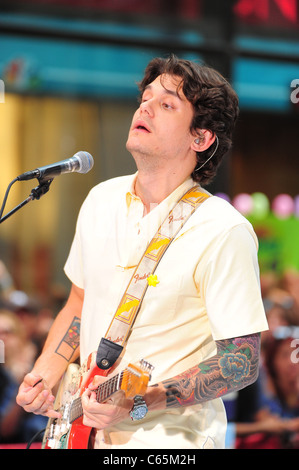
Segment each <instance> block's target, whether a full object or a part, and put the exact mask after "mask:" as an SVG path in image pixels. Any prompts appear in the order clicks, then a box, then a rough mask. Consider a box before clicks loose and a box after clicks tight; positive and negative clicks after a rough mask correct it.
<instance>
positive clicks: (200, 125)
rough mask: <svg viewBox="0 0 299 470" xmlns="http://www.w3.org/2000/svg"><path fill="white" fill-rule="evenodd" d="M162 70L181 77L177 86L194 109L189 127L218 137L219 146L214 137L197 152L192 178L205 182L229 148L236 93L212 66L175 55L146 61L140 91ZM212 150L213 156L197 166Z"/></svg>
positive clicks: (201, 182) (212, 175)
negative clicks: (207, 146)
mask: <svg viewBox="0 0 299 470" xmlns="http://www.w3.org/2000/svg"><path fill="white" fill-rule="evenodd" d="M162 74H168V75H175V76H178V77H180V78H181V79H182V80H181V82H180V84H179V85H178V88H179V87H180V86H182V90H183V93H184V95H185V96H186V98H187V100H188V101H189V102H190V103H191V104H192V105H193V109H194V116H193V120H192V122H191V125H190V131H191V132H192V133H194V134H195V133H196V132H198V131H199V129H207V130H209V131H211V132H212V133H213V134H214V135H216V136H217V137H218V140H219V142H218V147H217V139H216V140H215V142H214V143H213V144H212V145H211V146H210V147H209V148H208V149H207V150H205V151H203V152H197V154H196V155H197V165H196V167H195V168H194V171H193V173H192V178H193V179H194V180H195V181H197V182H200V184H201V185H205V184H208V183H210V182H211V181H212V180H213V178H214V177H215V175H216V173H217V168H218V167H219V165H220V163H221V161H222V159H223V157H224V155H225V154H226V153H227V152H228V150H229V149H230V148H231V145H232V133H233V130H234V127H235V123H236V120H237V118H238V114H239V100H238V96H237V94H236V93H235V91H234V90H233V89H232V87H231V85H230V84H229V83H228V81H227V80H226V79H225V78H224V77H223V76H222V75H221V74H220V73H219V72H217V71H216V70H214V69H213V68H211V67H208V66H205V65H200V64H197V63H195V62H191V61H189V60H185V59H179V58H178V57H176V56H175V55H171V56H170V57H169V58H166V59H165V58H160V57H157V58H155V59H153V60H151V61H150V62H149V64H148V66H147V67H146V69H145V73H144V78H143V79H142V81H141V82H140V83H139V90H140V93H141V95H142V94H143V91H144V89H145V88H146V86H147V85H149V84H150V83H152V82H153V81H154V80H155V79H156V78H157V77H158V76H160V75H162ZM216 149H217V150H216ZM215 150H216V151H215ZM213 152H215V154H214V155H213V158H211V159H210V160H209V161H208V162H207V163H206V164H205V165H204V166H203V168H202V169H200V170H199V167H200V166H201V165H203V164H204V163H205V162H206V160H208V159H209V157H211V155H212V153H213Z"/></svg>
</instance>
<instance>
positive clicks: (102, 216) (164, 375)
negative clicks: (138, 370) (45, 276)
mask: <svg viewBox="0 0 299 470" xmlns="http://www.w3.org/2000/svg"><path fill="white" fill-rule="evenodd" d="M135 177H136V175H130V176H124V177H120V178H114V179H112V180H108V181H106V182H104V183H101V184H99V185H97V186H95V187H94V188H93V189H92V190H91V192H90V194H89V195H88V197H87V198H86V200H85V202H84V203H83V205H82V208H81V210H80V214H79V217H78V222H77V228H76V233H75V237H74V241H73V244H72V247H71V251H70V255H69V257H68V260H67V262H66V265H65V272H66V274H67V276H68V277H69V279H70V280H71V281H72V282H73V283H74V284H76V285H77V286H78V287H80V288H82V289H84V291H85V295H84V306H83V311H82V320H81V339H80V354H81V360H85V359H86V358H87V356H88V355H89V354H90V353H91V352H93V351H96V350H97V348H98V344H99V342H100V339H101V337H103V336H105V333H106V331H107V329H108V326H109V325H110V322H111V320H112V318H113V315H114V313H115V311H116V309H117V307H118V304H119V302H120V300H121V298H122V295H123V293H124V291H125V289H126V287H127V285H128V283H129V281H130V279H131V276H132V274H133V272H134V269H135V267H136V265H137V264H138V262H139V260H140V258H141V256H142V254H143V253H144V250H145V248H146V246H147V245H148V243H149V242H150V241H151V239H152V237H153V236H154V234H155V233H156V231H157V229H158V227H159V226H160V224H161V222H162V221H163V220H164V218H165V217H166V216H167V214H168V213H169V211H170V210H171V209H172V208H173V206H174V205H175V203H176V201H177V200H178V199H179V198H180V197H181V196H182V195H183V194H184V193H185V192H186V191H187V190H188V189H190V188H191V187H192V186H193V185H194V181H193V180H192V179H191V178H190V179H188V180H186V181H185V182H184V183H183V184H182V185H181V186H180V187H179V188H177V189H176V190H175V191H174V192H173V193H172V194H171V195H170V196H168V197H167V198H166V199H165V200H164V201H163V202H162V203H161V204H159V205H157V206H155V207H154V208H153V209H152V210H151V212H150V213H149V214H147V215H146V216H145V217H143V209H144V208H143V204H142V202H141V200H140V199H139V198H138V197H137V196H135V195H134V193H133V187H134V181H135ZM203 191H204V190H203ZM257 247H258V243H257V238H256V236H255V234H254V231H253V228H252V226H251V224H250V223H249V222H248V221H247V220H246V219H245V218H244V217H243V216H242V215H241V214H240V213H239V212H237V211H236V210H235V209H234V208H233V207H232V206H231V205H230V204H229V203H227V202H226V201H224V200H222V199H220V198H218V197H215V196H211V197H210V198H208V199H207V200H206V201H205V202H204V203H203V204H202V205H201V206H200V207H199V208H198V209H197V211H195V213H194V214H193V215H192V216H191V217H190V219H189V220H188V221H187V222H186V224H185V225H184V227H183V228H182V230H181V232H180V233H179V234H178V235H177V236H176V238H175V240H174V241H173V242H172V244H171V245H170V247H169V248H168V250H167V251H166V253H165V254H164V256H163V258H162V260H161V261H160V263H159V265H158V267H157V269H156V271H155V274H156V275H157V278H158V281H159V282H158V284H157V285H156V286H149V287H148V289H147V292H146V295H145V297H144V299H143V302H142V306H141V309H140V311H139V313H138V316H137V319H136V321H135V323H134V326H133V330H132V333H131V335H130V338H129V341H128V344H127V345H126V349H125V355H124V358H123V361H122V365H124V367H125V365H126V364H127V363H129V362H138V360H140V359H141V358H144V359H146V360H147V361H149V362H150V363H151V364H152V365H153V366H154V367H155V369H154V371H153V374H152V380H151V384H154V383H157V382H160V381H162V380H165V379H168V378H171V377H174V376H176V375H178V374H180V373H182V372H184V371H185V370H187V369H189V368H191V367H193V366H195V365H197V364H199V363H200V362H202V361H204V360H205V359H207V358H209V357H211V356H212V355H214V354H215V353H216V348H215V341H216V340H221V339H227V338H234V337H237V336H244V335H248V334H253V333H257V332H260V331H263V330H265V329H267V328H268V325H267V321H266V317H265V312H264V308H263V303H262V299H261V293H260V283H259V268H258V262H257ZM122 368H123V367H122ZM225 430H226V416H225V411H224V407H223V403H222V400H221V399H216V400H212V401H209V402H206V403H203V404H200V405H194V406H189V407H184V408H175V409H174V408H169V409H167V410H166V411H155V412H150V413H148V414H147V416H146V417H145V418H144V419H143V420H142V421H140V422H138V421H137V422H132V421H131V420H130V419H127V420H125V421H123V422H122V423H120V424H119V425H117V426H114V427H113V428H109V429H108V430H105V432H103V433H102V432H101V433H98V437H99V438H98V439H97V446H98V447H103V448H107V447H109V448H133V449H134V448H148V449H149V448H161V449H163V448H164V449H171V448H176V449H179V448H181V449H183V448H201V447H211V448H223V447H224V439H225Z"/></svg>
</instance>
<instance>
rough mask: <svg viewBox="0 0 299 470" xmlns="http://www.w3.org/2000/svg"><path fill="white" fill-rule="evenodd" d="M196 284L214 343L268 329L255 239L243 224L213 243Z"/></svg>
mask: <svg viewBox="0 0 299 470" xmlns="http://www.w3.org/2000/svg"><path fill="white" fill-rule="evenodd" d="M197 276H198V278H199V279H198V282H199V285H200V291H201V293H202V295H203V298H204V302H205V305H206V310H207V315H208V318H209V322H210V326H211V330H212V334H213V338H214V340H220V339H228V338H234V337H236V336H244V335H248V334H253V333H257V332H261V331H264V330H266V329H268V324H267V320H266V315H265V311H264V306H263V301H262V297H261V289H260V277H259V266H258V257H257V239H256V237H255V235H254V233H252V231H251V230H250V229H249V228H248V226H247V225H246V224H240V225H237V226H234V227H233V228H231V229H230V230H228V231H227V232H226V233H224V234H223V235H222V236H221V239H220V240H218V241H217V243H215V247H214V248H213V251H212V255H211V256H210V257H209V259H208V260H207V261H206V266H205V267H204V269H202V266H201V269H200V271H199V267H198V272H197Z"/></svg>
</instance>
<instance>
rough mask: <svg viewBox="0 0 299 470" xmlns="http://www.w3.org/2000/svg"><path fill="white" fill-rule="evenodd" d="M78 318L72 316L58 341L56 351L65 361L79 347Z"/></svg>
mask: <svg viewBox="0 0 299 470" xmlns="http://www.w3.org/2000/svg"><path fill="white" fill-rule="evenodd" d="M80 325H81V321H80V318H78V317H74V318H73V321H72V322H71V324H70V326H69V327H68V329H67V332H66V334H65V335H64V337H63V338H62V340H61V341H60V343H59V345H58V347H57V349H56V351H55V352H56V353H57V354H59V356H62V357H63V358H64V359H65V360H66V361H70V360H71V358H72V356H73V354H74V352H75V351H76V349H77V348H78V347H79V339H80Z"/></svg>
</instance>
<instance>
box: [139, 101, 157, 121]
mask: <svg viewBox="0 0 299 470" xmlns="http://www.w3.org/2000/svg"><path fill="white" fill-rule="evenodd" d="M140 112H141V114H142V113H146V114H148V115H149V116H151V117H153V115H154V106H153V102H152V100H147V101H143V102H142V103H141V104H140Z"/></svg>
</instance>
